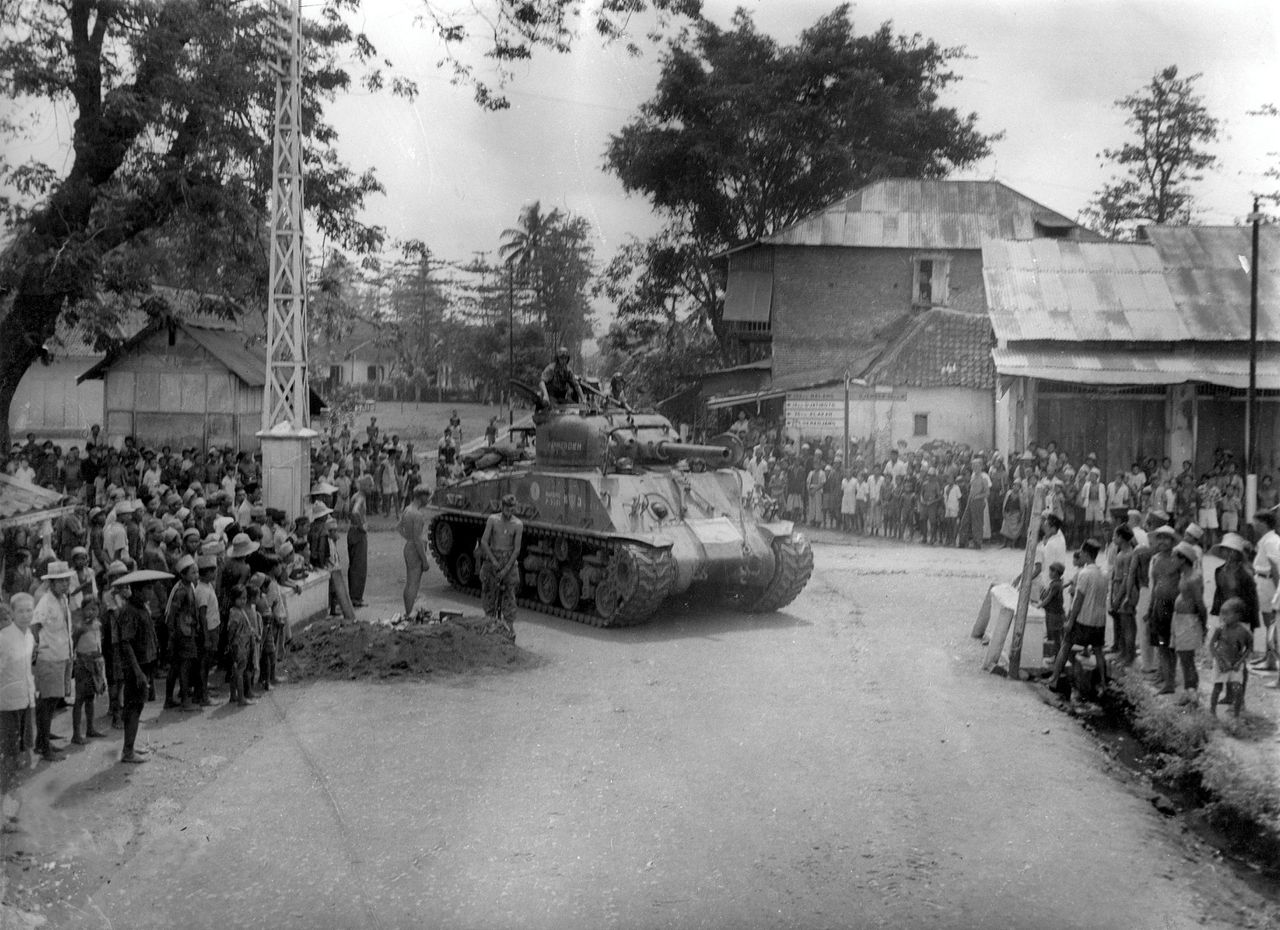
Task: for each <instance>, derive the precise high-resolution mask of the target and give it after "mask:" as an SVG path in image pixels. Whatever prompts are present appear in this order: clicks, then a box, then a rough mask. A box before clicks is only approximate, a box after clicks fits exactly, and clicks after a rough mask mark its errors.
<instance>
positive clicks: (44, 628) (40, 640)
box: [31, 561, 76, 762]
mask: <svg viewBox="0 0 1280 930" xmlns="http://www.w3.org/2000/svg"><path fill="white" fill-rule="evenodd" d="M75 575H76V573H75V569H73V568H72V567H71V566H70V565H68V564H67V563H66V562H60V561H53V562H50V563H49V567H48V569H47V570H46V571H45V573H44V575H43V576H42V580H44V581H47V582H48V583H49V590H48V591H46V592H45V593H44V595H43V596H42V597H41V598H40V601H39V602H38V603H37V604H36V610H35V615H34V616H33V617H32V620H31V632H32V633H33V634H34V635H35V638H36V693H37V698H36V752H38V753H40V755H41V756H42V757H43V758H44V760H45V761H46V762H57V761H60V760H61V759H62V758H63V756H62V755H61V754H60V753H58V752H57V750H55V749H54V748H53V744H52V740H55V739H62V738H63V737H59V736H55V735H54V734H53V732H52V727H53V716H54V714H55V713H56V712H57V709H58V704H59V702H61V701H63V700H66V699H67V698H69V697H70V696H71V605H70V603H69V602H68V600H67V592H68V591H69V590H70V587H71V579H73V578H74V577H75Z"/></svg>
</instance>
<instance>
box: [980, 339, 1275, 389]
mask: <svg viewBox="0 0 1280 930" xmlns="http://www.w3.org/2000/svg"><path fill="white" fill-rule="evenodd" d="M991 356H992V359H993V360H994V361H995V366H996V371H997V372H998V373H1000V374H1001V375H1011V376H1020V377H1027V378H1037V379H1039V380H1043V381H1062V382H1067V383H1072V384H1153V385H1157V384H1159V385H1165V384H1184V383H1187V382H1203V383H1205V384H1217V385H1221V386H1222V387H1229V388H1246V387H1248V386H1249V356H1248V353H1247V352H1245V351H1242V350H1241V349H1239V348H1228V347H1226V346H1213V345H1198V346H1179V347H1177V348H1174V349H1171V350H1170V351H1167V352H1153V351H1150V350H1147V351H1136V350H1135V351H1127V350H1124V349H1114V350H1106V351H1100V352H1076V351H1070V350H1064V351H1055V350H1052V349H1031V350H1024V349H1020V348H1013V349H1010V348H999V349H993V350H992V352H991ZM1258 387H1259V388H1261V389H1263V390H1280V350H1276V349H1267V350H1266V351H1260V352H1259V355H1258Z"/></svg>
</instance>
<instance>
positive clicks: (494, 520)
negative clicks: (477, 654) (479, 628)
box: [480, 494, 524, 642]
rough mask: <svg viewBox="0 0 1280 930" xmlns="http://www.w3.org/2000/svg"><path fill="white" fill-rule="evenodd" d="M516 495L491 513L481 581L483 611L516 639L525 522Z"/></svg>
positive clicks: (483, 540) (482, 539) (483, 546)
mask: <svg viewBox="0 0 1280 930" xmlns="http://www.w3.org/2000/svg"><path fill="white" fill-rule="evenodd" d="M515 510H516V498H515V495H514V494H507V495H505V496H504V497H503V498H502V512H501V513H495V514H490V515H489V519H488V520H487V521H485V525H484V535H482V536H481V537H480V552H481V555H482V556H483V557H484V562H483V563H482V564H481V566H480V584H481V591H482V599H483V601H484V613H485V617H486V619H487V620H488V621H489V623H491V624H500V625H501V627H502V630H503V632H504V634H505V635H506V637H507V638H508V639H510V640H511V641H512V642H514V641H515V638H516V631H515V619H516V589H517V588H518V587H519V586H520V567H519V564H518V561H519V558H520V542H521V539H522V537H523V536H524V524H523V523H521V522H520V518H519V517H517V516H516V514H515Z"/></svg>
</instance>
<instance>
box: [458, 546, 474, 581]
mask: <svg viewBox="0 0 1280 930" xmlns="http://www.w3.org/2000/svg"><path fill="white" fill-rule="evenodd" d="M453 577H454V578H455V579H457V582H458V584H459V585H461V586H462V587H464V588H470V587H474V586H475V583H476V557H475V556H474V555H472V554H471V553H470V552H459V553H458V555H457V556H456V557H455V558H454V560H453Z"/></svg>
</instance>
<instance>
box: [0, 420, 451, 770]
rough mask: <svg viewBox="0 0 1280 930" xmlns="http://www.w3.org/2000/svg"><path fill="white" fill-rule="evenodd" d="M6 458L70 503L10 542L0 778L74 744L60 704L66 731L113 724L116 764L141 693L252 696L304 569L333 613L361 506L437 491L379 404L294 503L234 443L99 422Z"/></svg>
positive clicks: (9, 535) (346, 591)
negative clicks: (276, 500)
mask: <svg viewBox="0 0 1280 930" xmlns="http://www.w3.org/2000/svg"><path fill="white" fill-rule="evenodd" d="M0 458H2V459H3V461H0V468H3V470H4V472H5V473H6V474H9V475H12V476H14V477H15V478H17V479H18V480H20V481H25V482H27V483H29V484H34V485H38V486H43V487H45V488H47V489H49V490H52V491H55V492H57V493H59V494H60V495H62V497H61V501H62V504H63V506H62V507H61V508H60V509H61V510H63V511H64V512H63V513H61V514H60V515H59V516H56V517H55V518H53V519H52V520H48V521H45V522H43V523H35V524H31V525H28V526H18V527H14V528H10V529H6V530H5V531H4V532H3V539H2V540H0V542H2V543H3V550H2V551H3V576H2V577H0V586H2V588H3V596H2V597H0V781H3V787H4V788H5V790H6V792H7V791H8V789H9V787H10V786H11V785H12V784H13V783H14V781H15V778H16V777H17V773H18V772H19V770H20V769H23V768H27V767H30V766H32V765H34V764H35V763H36V761H37V760H42V761H44V762H49V763H55V762H58V761H60V760H61V759H63V758H64V757H65V756H64V751H65V750H64V749H63V748H60V746H59V744H60V743H63V742H64V739H65V738H66V737H67V734H66V733H62V734H59V733H57V732H55V731H56V729H58V728H57V726H56V723H55V720H56V718H57V716H58V715H59V714H60V713H61V712H62V711H63V710H66V709H70V711H71V715H70V718H71V719H70V737H69V738H70V742H71V744H76V745H79V744H83V743H85V742H86V741H88V740H92V739H101V738H104V737H106V736H109V735H110V731H111V730H113V729H116V730H120V731H122V734H121V737H122V747H121V754H120V761H121V762H123V763H133V764H136V763H138V762H142V761H145V759H146V754H145V751H144V750H143V749H142V748H141V747H139V746H137V745H136V737H137V728H138V720H139V718H140V716H141V712H142V709H143V707H144V706H145V703H146V702H148V701H155V700H159V699H161V698H163V701H164V707H165V708H166V709H171V710H173V711H176V712H179V713H182V712H198V711H199V710H200V708H202V707H208V706H211V705H212V704H213V703H214V702H215V700H217V699H219V697H220V693H221V694H224V695H225V699H226V700H228V701H230V702H231V703H233V704H235V705H237V706H245V705H248V704H251V703H253V702H254V701H255V696H256V695H257V694H258V693H259V692H260V691H265V690H269V689H270V688H271V687H273V686H274V685H276V684H277V683H278V682H279V681H280V672H279V669H278V667H277V656H279V655H280V653H281V652H282V650H283V649H284V648H285V644H286V643H287V641H288V639H289V625H288V622H287V618H288V599H289V598H290V597H291V596H293V594H294V592H296V591H298V590H299V587H298V586H299V583H300V581H301V580H302V579H304V578H305V577H306V576H307V575H308V574H310V573H311V572H314V571H319V570H323V571H327V572H328V574H329V582H330V613H331V615H335V616H337V615H341V616H344V617H346V618H348V619H350V618H354V615H355V614H354V610H355V608H357V607H361V606H364V600H363V599H364V589H365V584H366V580H367V575H368V542H367V533H368V527H367V524H368V520H369V517H370V516H371V515H374V514H378V513H381V514H385V515H387V516H392V517H398V518H401V522H408V523H412V520H408V521H406V520H405V519H404V514H405V513H406V512H412V513H420V511H419V509H418V508H419V506H420V505H421V504H422V503H424V500H423V499H424V498H425V495H426V492H427V489H426V487H425V486H423V485H422V484H421V476H420V472H419V467H418V464H417V462H416V461H415V458H414V452H413V446H412V444H410V443H403V444H402V443H401V442H400V440H399V437H398V436H384V435H383V433H382V431H381V430H380V429H379V428H378V425H377V421H376V418H375V419H373V420H371V422H370V424H369V426H368V428H367V429H366V430H365V431H364V436H363V437H361V439H360V440H359V441H356V440H354V439H353V438H352V435H351V431H350V430H349V429H343V430H341V431H335V432H331V433H329V434H327V435H325V436H324V437H322V438H321V440H320V441H318V442H317V443H315V444H314V446H313V450H312V459H311V471H312V475H313V476H314V479H315V483H314V484H313V486H312V487H311V489H310V490H311V494H310V498H309V503H308V505H307V506H306V507H305V508H304V512H303V513H301V514H298V515H296V516H290V515H287V514H285V513H284V512H283V511H281V510H278V509H275V508H272V507H267V506H264V505H263V503H262V498H261V493H262V488H261V469H262V462H261V454H260V453H255V454H251V453H248V452H236V451H235V450H234V449H233V448H231V447H215V448H209V449H207V450H203V451H202V450H197V449H181V450H178V451H174V450H172V449H170V448H169V447H168V446H162V447H160V448H155V449H153V448H149V447H147V446H146V445H144V444H141V443H138V442H137V441H136V440H135V439H134V438H133V437H124V438H123V439H122V441H120V442H119V443H118V444H108V443H107V442H106V441H105V437H103V436H102V435H101V431H100V429H99V428H98V427H96V426H95V427H94V428H93V429H92V430H91V431H90V433H89V434H88V435H87V436H86V437H85V442H84V445H83V452H82V449H81V447H80V446H79V444H76V443H68V444H65V447H60V446H59V445H57V444H55V443H53V442H52V441H46V442H43V443H38V442H36V440H35V437H34V436H28V437H27V441H26V442H25V443H15V444H14V446H13V447H12V448H11V449H10V450H8V452H7V453H6V454H3V455H2V456H0ZM415 499H416V500H417V503H416V504H414V503H412V502H413V501H414V500H415ZM419 522H421V521H419ZM413 525H417V524H413ZM344 534H345V540H344V538H343V536H344ZM419 535H421V534H419ZM412 594H413V597H416V595H417V592H416V590H415V591H414V592H412ZM406 599H408V594H406ZM410 603H411V601H410ZM406 609H407V608H406ZM161 683H162V684H161ZM161 687H162V689H163V691H162V693H161V691H160V688H161Z"/></svg>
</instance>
